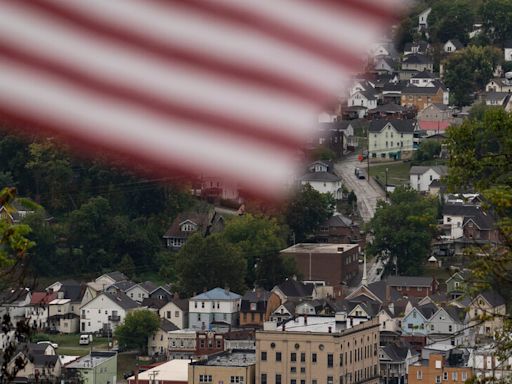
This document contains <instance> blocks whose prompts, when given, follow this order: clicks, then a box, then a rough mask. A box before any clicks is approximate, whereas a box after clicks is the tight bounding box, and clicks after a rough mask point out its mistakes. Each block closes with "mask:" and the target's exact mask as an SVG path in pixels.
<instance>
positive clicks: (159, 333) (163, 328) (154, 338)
mask: <svg viewBox="0 0 512 384" xmlns="http://www.w3.org/2000/svg"><path fill="white" fill-rule="evenodd" d="M177 329H178V327H176V325H174V324H173V323H171V322H170V321H168V320H166V319H160V324H159V326H158V329H157V330H156V332H155V333H154V334H153V335H151V336H149V337H148V354H149V355H150V356H165V357H167V356H168V354H169V332H172V331H176V330H177Z"/></svg>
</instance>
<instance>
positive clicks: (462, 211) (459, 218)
mask: <svg viewBox="0 0 512 384" xmlns="http://www.w3.org/2000/svg"><path fill="white" fill-rule="evenodd" d="M468 207H469V208H468ZM472 209H474V206H468V205H464V204H445V205H444V206H443V228H444V229H445V233H446V236H447V237H448V238H449V239H459V238H461V237H462V236H463V234H464V228H463V223H464V217H465V216H466V215H467V214H468V211H470V210H472Z"/></svg>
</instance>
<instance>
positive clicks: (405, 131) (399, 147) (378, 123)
mask: <svg viewBox="0 0 512 384" xmlns="http://www.w3.org/2000/svg"><path fill="white" fill-rule="evenodd" d="M415 130H416V121H414V120H393V119H392V120H372V121H371V122H370V126H369V135H368V136H369V152H370V154H371V157H374V158H376V157H379V158H383V159H385V158H389V159H398V158H403V157H406V156H410V155H411V154H412V150H413V149H414V144H413V137H414V131H415Z"/></svg>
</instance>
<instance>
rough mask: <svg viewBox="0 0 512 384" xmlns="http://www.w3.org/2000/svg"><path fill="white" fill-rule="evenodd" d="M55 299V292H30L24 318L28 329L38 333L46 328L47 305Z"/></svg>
mask: <svg viewBox="0 0 512 384" xmlns="http://www.w3.org/2000/svg"><path fill="white" fill-rule="evenodd" d="M56 298H57V293H56V292H52V293H50V292H46V291H43V292H32V296H31V299H30V304H29V305H27V306H26V317H27V320H28V324H29V325H30V327H32V328H33V329H35V330H38V331H42V330H45V329H46V328H48V316H49V308H48V304H49V303H50V302H51V301H53V300H55V299H56Z"/></svg>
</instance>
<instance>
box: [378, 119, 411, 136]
mask: <svg viewBox="0 0 512 384" xmlns="http://www.w3.org/2000/svg"><path fill="white" fill-rule="evenodd" d="M388 124H390V125H391V126H392V127H393V128H395V129H396V130H397V132H399V133H413V132H414V128H415V126H416V121H415V120H398V119H390V120H383V119H377V120H372V121H371V122H370V127H369V130H370V132H373V133H378V132H380V131H382V129H383V128H384V127H385V126H386V125H388Z"/></svg>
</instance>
